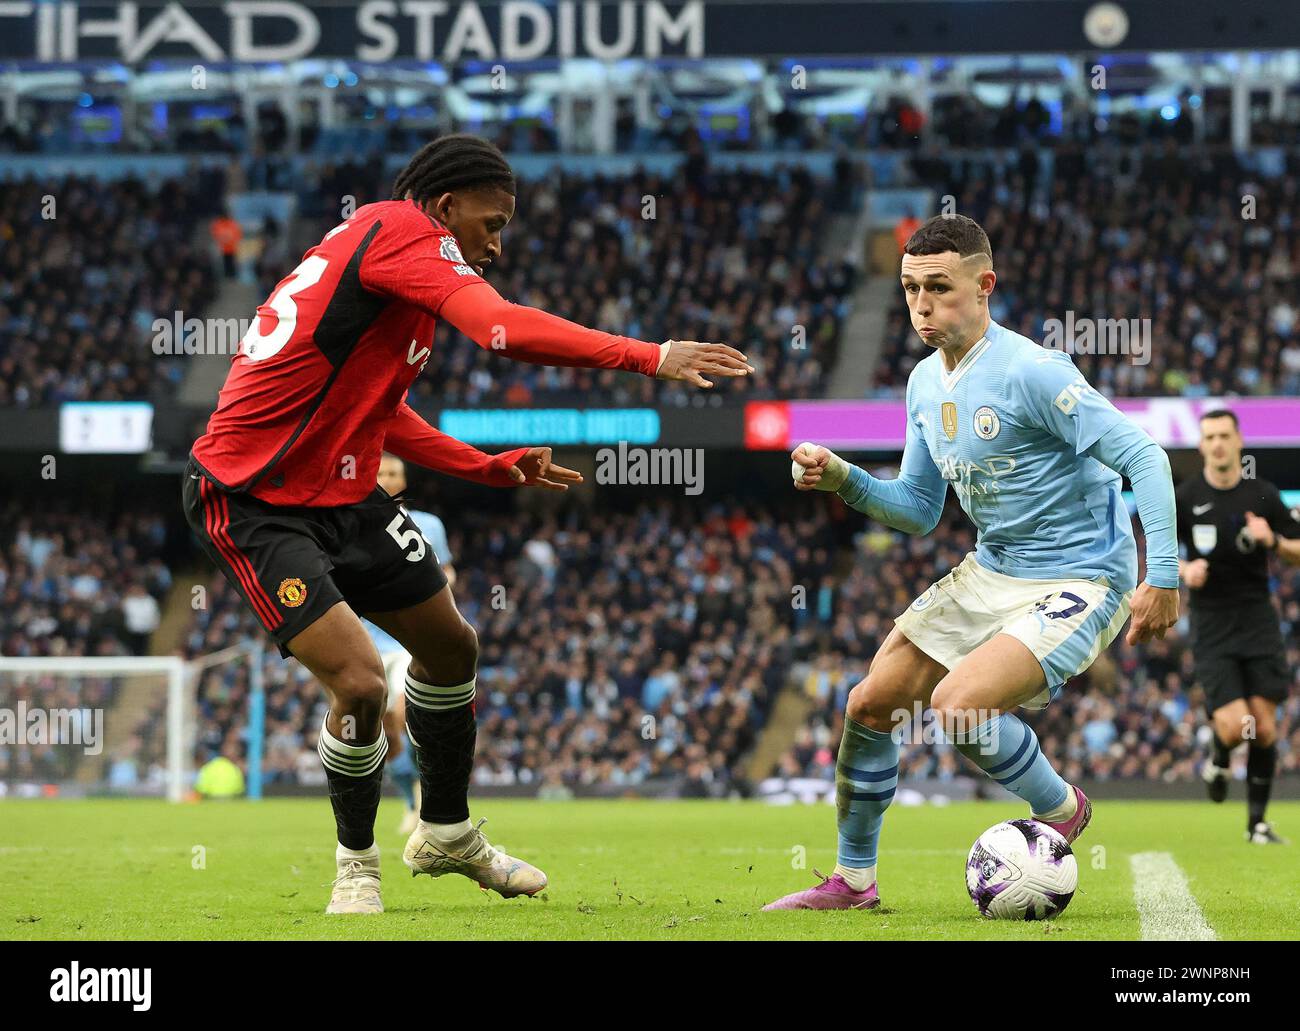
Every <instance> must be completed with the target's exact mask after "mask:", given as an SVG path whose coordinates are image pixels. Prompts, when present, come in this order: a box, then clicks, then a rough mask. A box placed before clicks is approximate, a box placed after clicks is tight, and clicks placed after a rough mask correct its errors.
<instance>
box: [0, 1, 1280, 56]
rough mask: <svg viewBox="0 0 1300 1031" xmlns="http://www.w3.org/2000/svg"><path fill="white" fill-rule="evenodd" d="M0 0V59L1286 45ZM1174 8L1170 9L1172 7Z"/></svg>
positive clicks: (630, 8) (1060, 29)
mask: <svg viewBox="0 0 1300 1031" xmlns="http://www.w3.org/2000/svg"><path fill="white" fill-rule="evenodd" d="M1114 6H1115V5H1114V4H1105V3H1101V4H1099V3H1097V2H1096V0H984V2H980V3H972V2H953V0H859V2H845V0H688V2H684V3H683V2H672V0H471V2H468V3H460V2H457V0H363V2H361V3H353V2H351V0H315V2H311V3H303V2H299V0H224V2H223V0H185V2H176V3H160V2H157V0H149V2H135V0H123V2H119V3H79V2H74V0H0V60H3V61H14V60H17V61H34V62H40V63H67V62H74V61H104V60H112V61H120V62H123V63H126V64H134V63H136V62H140V61H155V60H176V61H183V60H189V61H196V62H198V61H201V62H212V63H215V62H233V63H257V62H278V61H296V60H300V59H306V58H341V59H348V60H358V61H373V62H376V63H382V62H387V61H439V62H443V61H445V62H456V61H463V60H467V61H490V62H497V61H500V62H503V63H511V62H517V61H532V60H543V59H554V58H569V57H572V58H593V59H596V60H601V61H617V60H622V59H624V58H646V59H651V60H653V59H655V58H661V57H662V58H692V59H699V58H704V57H710V58H712V57H772V58H785V59H788V60H799V59H801V58H808V57H817V56H845V57H854V58H857V57H862V56H873V57H874V56H888V55H898V56H904V57H908V58H914V57H916V56H917V55H918V54H927V55H938V54H1010V53H1034V54H1040V53H1053V54H1070V53H1093V52H1095V51H1096V48H1097V47H1104V48H1105V49H1106V51H1107V52H1113V51H1116V50H1131V51H1132V50H1136V51H1145V50H1157V51H1169V50H1189V49H1192V50H1220V51H1227V50H1235V49H1247V48H1269V49H1274V48H1281V47H1287V46H1296V45H1300V19H1297V18H1296V17H1295V11H1294V0H1252V4H1251V14H1250V17H1244V16H1243V17H1226V16H1224V14H1223V6H1224V5H1223V3H1222V0H1180V3H1179V4H1177V5H1171V4H1170V3H1169V0H1124V3H1123V12H1124V15H1125V16H1124V18H1123V19H1122V20H1121V19H1114V18H1110V19H1109V20H1108V19H1107V18H1106V17H1102V18H1101V19H1099V18H1098V14H1099V13H1101V14H1104V13H1105V12H1102V11H1099V8H1111V7H1114ZM1175 6H1176V7H1177V12H1176V14H1175V13H1173V9H1174V7H1175Z"/></svg>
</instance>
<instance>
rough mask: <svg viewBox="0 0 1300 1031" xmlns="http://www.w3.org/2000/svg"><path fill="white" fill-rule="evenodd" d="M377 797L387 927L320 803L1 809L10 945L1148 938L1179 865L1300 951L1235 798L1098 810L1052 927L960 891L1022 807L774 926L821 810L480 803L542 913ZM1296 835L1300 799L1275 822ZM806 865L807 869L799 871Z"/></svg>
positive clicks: (3, 896) (934, 816)
mask: <svg viewBox="0 0 1300 1031" xmlns="http://www.w3.org/2000/svg"><path fill="white" fill-rule="evenodd" d="M399 815H400V813H399V809H398V804H397V803H396V802H394V801H392V800H385V802H384V805H383V808H382V809H381V811H380V817H379V834H378V840H379V844H380V846H381V848H382V849H383V875H384V904H385V906H386V907H387V911H386V912H385V913H384V914H383V915H379V916H360V917H327V916H325V915H324V913H323V912H322V910H323V909H324V906H325V903H326V902H327V901H328V897H329V888H328V884H329V882H330V880H331V879H332V878H333V876H334V866H333V848H334V841H333V833H332V832H333V821H332V819H331V817H330V812H329V807H328V805H327V803H326V801H325V800H324V799H323V798H322V799H319V800H271V801H264V802H261V803H252V802H231V803H224V804H223V803H215V804H214V803H202V804H193V805H168V804H166V803H163V802H149V801H143V802H142V801H57V800H51V801H8V802H3V803H0V928H2V930H0V938H6V939H65V940H77V939H101V938H128V939H130V938H161V939H211V938H233V939H297V938H305V939H327V938H346V939H370V938H375V939H384V938H402V939H408V938H409V939H460V938H508V939H529V938H534V939H569V938H596V939H632V938H659V939H692V938H704V939H737V938H741V939H743V938H775V939H791V938H836V939H841V938H843V939H933V938H947V939H979V940H983V939H1034V940H1037V939H1043V938H1047V939H1135V938H1138V937H1140V935H1141V926H1140V922H1139V917H1138V911H1137V907H1136V904H1135V902H1134V896H1133V878H1132V875H1131V872H1130V865H1129V858H1130V856H1131V855H1133V854H1134V853H1137V852H1147V851H1156V852H1168V853H1170V854H1171V855H1172V856H1173V858H1174V860H1175V861H1176V862H1177V863H1178V865H1179V866H1180V867H1181V868H1182V870H1183V871H1184V873H1185V874H1186V876H1187V880H1188V883H1189V886H1190V888H1191V891H1192V893H1193V895H1194V896H1195V898H1196V901H1197V902H1198V903H1199V905H1200V907H1201V909H1202V911H1203V913H1204V916H1205V919H1206V921H1207V922H1208V923H1209V924H1210V926H1211V927H1212V928H1213V929H1214V931H1215V932H1216V934H1217V935H1218V936H1219V937H1220V938H1300V917H1298V916H1297V914H1300V862H1297V855H1296V849H1297V848H1298V847H1300V846H1291V847H1283V846H1268V847H1261V846H1251V845H1248V844H1247V843H1246V842H1245V841H1244V840H1243V835H1242V831H1243V825H1244V823H1245V818H1244V808H1243V805H1242V804H1241V802H1239V801H1238V802H1235V803H1234V802H1229V803H1227V804H1225V805H1222V806H1213V805H1210V804H1209V803H1195V802H1107V801H1104V800H1103V801H1100V802H1098V803H1097V806H1096V815H1095V816H1094V819H1093V822H1092V826H1091V827H1089V829H1088V830H1087V832H1086V833H1085V834H1084V836H1083V837H1082V838H1081V839H1080V840H1079V842H1077V843H1076V855H1077V856H1078V860H1079V870H1080V872H1079V891H1078V893H1077V894H1076V895H1075V897H1074V901H1073V902H1072V903H1071V905H1070V907H1069V909H1068V910H1067V911H1066V912H1065V913H1064V914H1063V915H1062V916H1061V917H1060V918H1059V919H1057V920H1055V921H1051V922H1044V923H1024V924H1018V923H1002V922H993V921H988V920H984V919H982V918H981V917H979V916H978V915H977V914H976V912H975V909H974V906H973V905H972V904H971V902H970V899H969V898H968V897H967V895H966V891H965V886H964V883H963V871H964V860H965V856H966V851H967V849H968V848H969V847H970V845H971V843H972V842H973V841H974V839H975V837H976V835H977V834H979V833H980V832H981V831H983V830H984V829H985V828H986V827H988V826H990V825H992V824H994V823H996V822H998V821H999V820H1005V819H1012V818H1015V817H1018V816H1022V815H1024V814H1023V810H1022V808H1021V807H1017V806H1013V805H1002V804H993V803H965V804H956V805H952V806H949V807H946V808H936V807H933V806H925V807H920V808H903V807H899V806H895V807H894V808H893V809H891V810H890V812H889V815H888V816H887V817H886V820H885V829H884V836H883V838H882V842H881V860H880V885H881V896H882V899H883V905H882V908H881V909H880V910H878V911H875V912H869V913H859V912H847V913H846V912H831V913H826V912H821V913H810V912H798V913H761V912H759V910H760V908H761V907H762V905H763V904H764V903H766V902H768V901H770V900H771V899H773V898H775V897H776V896H778V895H781V894H784V893H785V892H788V891H793V890H795V889H797V888H801V887H806V886H808V885H810V884H812V883H813V882H814V877H813V872H812V869H813V867H818V868H819V869H821V870H823V871H829V870H830V869H831V868H832V867H833V866H834V863H835V852H834V848H835V813H834V810H833V809H832V808H831V807H829V806H815V807H807V806H796V807H790V808H776V807H771V806H766V805H762V804H759V803H753V802H734V803H733V802H648V801H610V802H593V801H586V802H567V803H563V802H559V803H547V802H533V801H493V800H483V801H480V802H478V803H477V804H476V805H475V806H474V815H475V817H476V818H477V817H479V816H487V817H488V818H489V822H488V824H487V825H486V827H485V828H484V830H485V832H487V833H488V835H489V838H490V839H491V840H492V841H493V842H494V843H497V844H500V845H503V846H505V847H506V848H508V849H509V850H511V851H513V852H515V853H516V854H518V855H520V856H522V857H524V858H526V859H528V860H530V861H532V862H534V863H536V864H537V865H539V866H540V867H542V868H543V869H544V870H546V871H547V874H548V876H549V877H550V882H551V883H550V886H549V887H548V889H547V890H546V892H545V897H544V898H542V897H539V898H536V899H522V898H521V899H514V900H511V901H505V900H503V899H501V898H499V897H498V896H497V895H495V894H492V895H488V894H486V893H484V892H481V891H480V890H479V889H478V888H477V886H475V885H473V884H471V883H470V882H469V881H467V880H465V879H463V878H459V877H444V878H440V879H438V880H436V881H435V880H431V879H430V878H428V877H420V878H416V879H412V878H411V877H410V876H409V874H408V872H407V870H406V869H405V867H403V866H402V862H401V848H402V844H403V841H402V839H401V838H400V837H399V836H398V835H397V834H396V833H395V832H394V827H395V826H396V824H397V821H398V817H399ZM1270 817H1271V818H1272V819H1274V821H1275V824H1276V826H1277V827H1278V828H1279V830H1280V831H1281V832H1282V833H1283V834H1285V835H1290V836H1295V835H1296V833H1297V831H1298V830H1300V803H1298V802H1289V803H1278V804H1275V805H1274V807H1273V808H1272V810H1271V811H1270ZM801 861H802V868H800V864H801Z"/></svg>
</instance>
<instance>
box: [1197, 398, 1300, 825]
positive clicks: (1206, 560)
mask: <svg viewBox="0 0 1300 1031" xmlns="http://www.w3.org/2000/svg"><path fill="white" fill-rule="evenodd" d="M1200 450H1201V457H1202V458H1204V460H1205V468H1204V469H1203V470H1202V472H1201V475H1200V476H1193V477H1189V478H1188V479H1186V480H1184V481H1183V482H1182V483H1181V484H1179V486H1178V490H1177V497H1178V539H1179V541H1180V542H1181V543H1182V544H1183V545H1184V546H1185V548H1186V554H1187V558H1186V559H1185V560H1182V561H1180V562H1179V564H1178V571H1179V574H1180V575H1181V576H1182V579H1183V582H1184V583H1186V584H1187V586H1188V587H1189V588H1191V625H1192V652H1193V657H1194V659H1195V662H1196V678H1197V680H1199V681H1200V683H1201V687H1202V689H1203V690H1204V691H1205V704H1206V708H1207V709H1208V710H1209V712H1210V716H1211V720H1212V729H1213V731H1214V746H1213V749H1214V750H1213V755H1212V756H1211V758H1210V759H1209V761H1208V762H1207V763H1206V764H1205V767H1204V769H1203V771H1202V776H1203V778H1204V780H1205V784H1206V787H1207V788H1208V790H1209V793H1210V799H1211V800H1212V801H1214V802H1222V801H1223V800H1224V799H1225V798H1226V797H1227V796H1228V755H1229V753H1230V752H1231V751H1232V749H1233V748H1235V747H1236V746H1237V745H1239V744H1241V743H1242V742H1243V741H1247V742H1249V744H1250V755H1249V758H1248V759H1247V760H1246V781H1247V805H1248V816H1247V821H1246V838H1247V840H1248V841H1251V842H1254V843H1255V844H1258V845H1267V844H1286V842H1285V841H1284V840H1283V839H1282V838H1280V837H1278V835H1277V834H1276V833H1274V831H1273V828H1272V826H1270V825H1269V824H1268V823H1267V822H1266V821H1265V819H1264V811H1265V809H1266V808H1267V807H1268V795H1269V791H1270V790H1271V788H1272V786H1273V770H1274V767H1275V766H1276V765H1277V707H1278V704H1279V703H1280V702H1282V701H1283V699H1285V698H1286V694H1287V688H1288V686H1289V684H1290V682H1291V671H1290V670H1289V669H1288V668H1287V664H1286V658H1285V648H1284V646H1283V643H1282V629H1281V627H1280V626H1279V624H1278V618H1277V612H1276V611H1275V610H1274V608H1273V602H1272V599H1271V598H1270V597H1269V585H1268V555H1269V552H1277V555H1278V557H1279V558H1280V559H1281V560H1282V561H1283V562H1286V563H1288V564H1289V565H1300V519H1298V518H1297V516H1298V515H1300V512H1298V511H1297V510H1292V511H1288V510H1287V508H1286V506H1285V505H1284V504H1283V503H1282V497H1281V495H1280V494H1278V490H1277V488H1276V487H1274V486H1273V484H1271V483H1269V482H1268V481H1266V480H1257V479H1250V480H1248V479H1245V478H1244V477H1243V476H1242V474H1241V450H1242V440H1241V430H1240V428H1239V427H1238V424H1237V417H1236V416H1235V415H1234V414H1233V413H1232V412H1229V411H1227V410H1226V409H1216V410H1215V411H1212V412H1206V413H1205V414H1204V415H1202V416H1201V446H1200ZM1283 534H1285V535H1286V536H1283ZM1288 537H1289V538H1294V539H1288Z"/></svg>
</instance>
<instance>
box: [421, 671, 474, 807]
mask: <svg viewBox="0 0 1300 1031" xmlns="http://www.w3.org/2000/svg"><path fill="white" fill-rule="evenodd" d="M406 730H407V735H408V736H409V737H410V739H411V742H412V744H414V745H415V749H414V756H415V765H416V767H417V768H418V769H419V771H420V789H421V794H420V819H421V820H424V821H425V822H426V823H459V822H460V821H461V820H468V819H469V777H470V773H471V772H472V771H473V769H474V746H475V744H476V743H477V742H478V721H477V720H476V719H475V718H474V681H473V680H470V681H469V682H467V683H464V684H454V685H450V686H446V687H443V686H438V685H436V684H423V683H421V682H420V681H418V680H415V679H413V678H412V677H410V676H409V675H408V676H407V678H406Z"/></svg>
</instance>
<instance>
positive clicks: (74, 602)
mask: <svg viewBox="0 0 1300 1031" xmlns="http://www.w3.org/2000/svg"><path fill="white" fill-rule="evenodd" d="M28 508H29V506H25V505H23V504H21V503H20V502H18V501H9V502H6V503H5V504H4V505H3V506H0V655H5V656H15V657H41V656H57V657H74V656H88V657H95V658H99V657H105V656H122V655H132V654H135V655H141V654H148V653H149V641H148V637H149V632H148V630H147V629H146V628H147V627H149V626H153V627H154V628H156V626H157V615H158V613H159V611H160V606H161V604H162V603H163V602H164V601H165V600H166V597H167V593H168V591H169V590H170V589H171V585H172V573H171V570H170V568H169V567H168V565H167V563H166V562H165V561H164V558H163V555H164V545H165V542H166V537H167V530H166V521H165V520H164V519H163V518H162V517H161V516H158V515H156V514H153V513H151V512H149V511H147V510H145V509H143V508H134V509H131V510H128V511H124V512H122V513H120V514H118V515H117V516H115V517H113V518H109V519H105V518H102V517H99V516H96V515H95V514H93V513H91V512H88V511H86V510H85V509H84V508H83V507H81V506H79V505H77V504H75V503H66V504H53V503H51V504H45V505H42V506H41V509H40V511H39V513H38V514H35V515H33V514H31V513H30V512H29V511H28ZM151 616H152V618H151ZM122 688H123V681H122V679H120V678H110V677H98V676H76V677H69V676H65V675H55V674H41V675H36V676H31V677H21V678H20V677H15V676H12V675H10V674H0V707H3V708H5V709H8V710H11V711H14V712H17V707H18V705H19V703H25V705H26V706H27V707H28V710H29V711H30V710H34V709H42V710H45V711H46V712H49V711H52V710H63V709H66V710H79V711H77V712H74V713H72V714H71V715H70V717H69V718H70V719H71V720H73V721H74V722H76V723H77V724H79V726H78V727H77V728H75V729H74V730H73V733H74V734H79V735H81V737H80V740H81V741H89V739H90V736H91V734H92V733H93V732H94V731H95V729H96V728H95V727H94V726H93V721H94V720H95V718H96V717H94V715H93V713H94V712H95V711H99V712H100V713H104V712H107V711H111V710H112V708H113V706H114V705H116V704H117V703H118V702H119V700H120V698H121V691H122ZM160 729H161V728H160V727H159V726H156V725H154V717H153V716H152V715H151V716H150V718H149V720H147V721H146V722H145V723H144V724H143V725H142V726H141V727H139V728H138V729H137V730H136V732H135V733H134V734H133V735H132V736H131V737H130V740H128V741H125V742H123V743H122V744H121V745H120V747H119V750H117V751H115V752H114V754H113V755H112V756H110V757H109V760H108V765H107V767H106V773H105V777H106V779H107V780H108V782H110V783H119V782H120V781H121V779H122V778H126V779H127V780H128V781H130V782H134V781H136V780H137V779H139V778H140V777H141V776H143V777H145V778H148V777H151V776H152V777H155V778H156V777H160V776H161V759H162V756H163V751H164V742H163V740H162V736H161V733H159V732H158V731H160ZM99 730H101V731H102V721H101V726H100V727H99ZM73 740H74V742H76V741H77V740H78V738H75V737H74V739H73ZM104 745H105V742H104V740H103V739H102V738H101V739H100V740H98V741H97V742H92V746H93V747H98V748H99V749H102V748H103V747H104ZM87 754H99V753H98V752H92V753H87V752H86V751H85V750H84V749H83V748H77V747H69V746H68V745H67V744H66V743H64V742H56V741H53V740H50V739H48V738H47V740H45V741H43V742H36V743H32V742H29V741H27V740H22V741H18V742H16V743H14V744H12V745H6V746H5V747H2V748H0V784H3V782H5V781H58V780H67V779H71V778H72V777H73V776H74V775H75V773H76V771H77V769H78V767H79V765H80V764H82V763H84V762H85V761H86V756H87ZM119 760H123V761H122V762H119Z"/></svg>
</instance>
